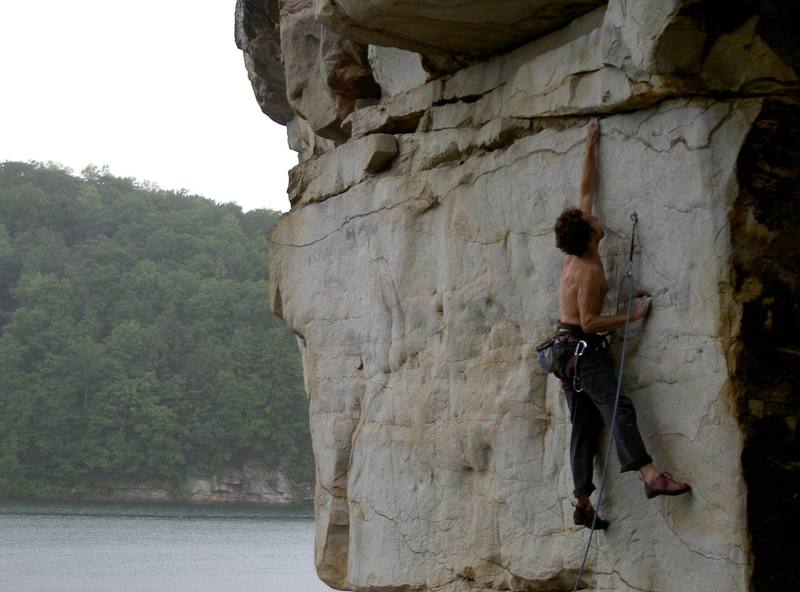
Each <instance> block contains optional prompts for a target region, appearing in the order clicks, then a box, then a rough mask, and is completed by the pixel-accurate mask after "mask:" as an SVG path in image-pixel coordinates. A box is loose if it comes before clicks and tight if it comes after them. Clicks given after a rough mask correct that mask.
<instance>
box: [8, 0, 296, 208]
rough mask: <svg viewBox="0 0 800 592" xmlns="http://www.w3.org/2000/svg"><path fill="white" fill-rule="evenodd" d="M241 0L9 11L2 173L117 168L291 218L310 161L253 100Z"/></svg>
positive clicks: (11, 5) (12, 6) (55, 1)
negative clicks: (292, 193) (238, 22)
mask: <svg viewBox="0 0 800 592" xmlns="http://www.w3.org/2000/svg"><path fill="white" fill-rule="evenodd" d="M235 5H236V1H235V0H213V1H204V2H198V1H197V0H137V1H136V2H116V1H114V0H69V1H65V0H36V1H35V2H34V1H31V0H3V1H2V2H0V161H2V160H23V161H24V160H40V161H48V160H54V161H58V162H60V163H62V164H64V165H67V166H69V167H72V168H73V169H75V171H76V172H79V171H80V170H81V169H82V168H83V167H85V166H86V165H87V164H89V163H92V164H95V165H98V166H101V165H104V164H107V165H109V166H110V168H111V172H112V173H113V174H115V175H119V176H123V177H136V178H138V179H140V180H148V181H154V182H156V183H158V184H159V185H160V186H161V187H163V188H165V189H179V188H186V189H188V190H189V191H191V192H193V193H198V194H200V195H204V196H206V197H209V198H212V199H214V200H216V201H218V202H228V201H234V202H236V203H238V204H240V205H241V206H242V207H243V208H244V209H245V210H249V209H253V208H265V207H266V208H271V209H274V210H281V211H286V210H287V209H288V208H289V202H288V199H287V197H286V184H287V171H288V169H289V168H290V167H292V166H293V165H294V164H296V163H297V158H296V156H295V153H294V152H291V151H290V150H289V149H288V147H287V146H286V130H285V128H284V127H283V126H280V125H278V124H276V123H274V122H273V121H272V120H270V119H269V118H268V117H267V116H266V115H263V114H262V113H261V110H260V109H259V107H258V104H257V103H256V100H255V98H254V96H253V92H252V89H251V87H250V82H249V80H248V79H247V72H246V71H245V68H244V63H243V60H242V54H241V52H240V51H239V50H238V49H237V48H236V45H235V43H234V40H233V23H234V8H235Z"/></svg>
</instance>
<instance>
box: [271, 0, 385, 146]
mask: <svg viewBox="0 0 800 592" xmlns="http://www.w3.org/2000/svg"><path fill="white" fill-rule="evenodd" d="M280 20H281V27H280V30H281V47H282V48H283V63H284V70H285V73H286V82H287V95H288V99H289V103H290V104H291V106H292V108H293V109H294V111H295V113H296V114H297V115H298V116H299V117H302V118H303V119H305V120H306V121H308V122H309V123H310V124H311V127H312V129H313V130H314V133H315V134H317V135H319V136H321V137H323V138H328V139H331V140H333V141H334V142H337V143H341V142H344V141H345V140H347V138H348V137H349V136H350V130H349V128H348V127H347V126H345V125H344V121H345V119H346V118H347V116H348V115H349V114H350V113H351V112H352V111H353V109H354V108H355V102H356V99H358V98H362V97H372V96H376V97H377V96H380V87H379V86H378V85H377V84H376V83H375V81H374V79H373V78H372V72H371V70H370V67H369V62H368V59H367V47H366V46H365V45H360V44H358V43H355V42H353V41H350V40H347V39H343V38H342V37H340V36H339V35H337V34H336V33H334V32H332V31H330V30H328V29H326V28H325V27H323V26H322V25H321V24H320V23H319V22H318V21H317V20H316V19H315V18H314V11H313V6H312V0H282V2H281V11H280Z"/></svg>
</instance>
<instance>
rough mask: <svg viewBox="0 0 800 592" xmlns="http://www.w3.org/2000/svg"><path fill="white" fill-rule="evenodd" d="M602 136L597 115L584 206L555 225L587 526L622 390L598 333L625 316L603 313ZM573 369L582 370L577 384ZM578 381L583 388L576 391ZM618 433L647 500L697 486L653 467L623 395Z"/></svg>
mask: <svg viewBox="0 0 800 592" xmlns="http://www.w3.org/2000/svg"><path fill="white" fill-rule="evenodd" d="M599 136H600V125H599V123H598V121H597V120H596V119H592V120H591V121H590V122H589V128H588V132H587V135H586V156H585V157H584V161H583V174H582V178H581V197H580V202H579V205H578V207H577V208H570V209H567V210H565V211H564V212H563V213H562V214H561V216H559V218H558V221H557V222H556V226H555V233H556V245H557V246H558V248H559V249H561V250H562V251H564V253H566V257H565V259H564V271H563V272H562V274H561V286H560V304H561V322H559V325H558V326H559V329H558V335H557V338H556V343H555V345H554V350H553V351H554V355H555V357H556V360H557V365H558V373H557V374H558V375H559V377H560V378H561V379H562V385H563V389H564V393H565V395H566V397H567V404H568V406H569V410H570V415H571V417H572V435H571V438H570V464H571V465H572V477H573V481H574V483H575V491H574V495H575V498H576V503H575V513H574V515H573V518H574V521H575V524H577V525H582V526H588V527H591V524H592V519H593V518H594V508H593V507H592V504H591V502H590V501H589V496H590V495H591V493H592V491H594V489H595V487H594V484H593V483H592V471H593V464H594V457H595V454H596V453H597V447H598V440H599V436H600V430H601V429H602V426H603V423H604V422H605V424H606V425H611V419H612V414H613V410H614V399H615V395H616V387H617V379H616V376H615V375H614V370H613V362H612V360H611V357H610V355H609V353H608V351H607V349H606V340H605V339H604V336H603V335H599V334H601V333H605V332H607V331H613V330H615V329H619V328H621V327H623V326H624V325H625V320H626V315H604V314H602V309H603V302H604V301H605V298H606V294H607V293H608V282H607V281H606V277H605V272H604V271H603V262H602V261H601V260H600V253H599V250H598V247H599V244H600V240H601V239H602V238H603V236H604V234H605V233H604V232H603V227H602V226H601V225H600V222H599V220H598V219H597V217H596V216H593V215H592V202H593V201H594V196H595V193H596V191H597V182H598V175H597V142H598V139H599ZM650 301H651V299H650V297H648V296H642V297H639V298H637V299H636V301H635V302H634V303H633V310H632V314H631V320H634V321H636V320H639V319H642V318H644V317H645V315H647V312H648V310H649V308H650ZM579 341H585V342H586V343H587V344H588V347H587V348H586V351H585V352H584V354H583V355H582V356H581V357H580V359H579V361H578V359H577V358H574V357H573V356H574V354H575V348H576V346H577V343H578V342H579ZM576 362H577V363H576ZM573 372H577V377H576V378H577V380H576V381H575V382H573ZM575 385H578V388H580V389H581V390H580V392H577V391H576V390H575ZM613 435H614V441H615V442H616V446H617V454H618V456H619V460H620V465H621V472H623V473H624V472H626V471H635V470H638V471H639V472H640V473H641V476H642V479H643V480H644V490H645V494H646V495H647V497H648V498H653V497H656V496H659V495H680V494H682V493H686V492H687V491H689V490H690V487H689V485H687V484H686V483H680V482H677V481H675V480H673V479H672V477H671V476H670V475H669V474H668V473H659V472H658V471H657V470H656V468H655V467H654V466H653V460H652V458H650V455H648V454H647V451H646V449H645V447H644V443H643V442H642V437H641V435H640V434H639V428H638V427H637V425H636V412H635V410H634V408H633V403H632V402H631V400H630V399H629V398H628V397H626V396H624V395H622V396H621V397H620V400H619V405H618V407H617V420H616V423H615V428H614V434H613ZM606 527H608V522H607V521H605V520H603V519H602V518H600V517H599V516H598V517H597V520H596V522H595V528H596V529H603V528H606Z"/></svg>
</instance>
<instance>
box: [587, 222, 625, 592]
mask: <svg viewBox="0 0 800 592" xmlns="http://www.w3.org/2000/svg"><path fill="white" fill-rule="evenodd" d="M631 221H632V222H633V228H632V229H631V249H630V254H629V255H628V268H627V269H626V270H625V275H624V276H623V277H622V280H621V281H620V284H619V289H618V290H617V310H619V299H620V295H621V293H622V288H623V286H624V285H625V281H626V280H628V281H630V288H629V295H628V307H627V313H626V318H625V330H624V332H623V334H622V335H623V336H622V352H621V353H620V356H619V374H618V375H617V394H616V395H615V396H614V411H613V413H612V416H611V425H610V426H609V428H608V442H606V458H605V461H604V462H603V473H602V477H603V480H602V481H601V482H600V490H599V491H598V493H597V507H596V508H595V509H594V516H593V517H592V526H591V527H590V529H589V540H588V541H587V542H586V550H585V551H584V553H583V561H581V568H580V570H579V571H578V578H577V579H576V580H575V586H574V587H573V588H572V592H577V590H578V586H579V585H580V583H581V578H582V577H583V570H584V568H585V567H586V559H587V557H589V549H590V548H591V546H592V537H593V536H594V527H595V524H596V522H597V516H598V515H599V514H600V507H601V505H602V503H603V490H604V489H605V485H606V473H607V472H608V460H609V459H610V458H611V444H612V441H613V439H614V427H615V426H616V423H617V406H618V405H619V397H620V394H621V393H622V371H623V370H624V368H625V350H626V349H627V345H628V329H629V327H630V323H631V313H632V311H633V300H634V291H635V287H634V286H635V282H634V279H633V253H634V250H635V249H636V226H637V225H638V224H639V216H637V215H636V212H634V213H633V214H631Z"/></svg>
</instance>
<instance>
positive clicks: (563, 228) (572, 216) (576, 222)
mask: <svg viewBox="0 0 800 592" xmlns="http://www.w3.org/2000/svg"><path fill="white" fill-rule="evenodd" d="M555 231H556V246H557V247H558V248H559V249H561V250H562V251H564V252H565V253H567V254H568V255H577V256H579V257H580V256H581V255H583V254H584V253H585V252H586V249H587V248H588V247H589V239H590V238H591V237H592V232H593V231H592V227H591V226H590V225H589V223H588V222H587V221H586V220H585V219H584V217H583V212H581V211H580V210H579V209H578V208H569V209H567V210H564V211H563V212H561V215H560V216H559V217H558V220H556V227H555Z"/></svg>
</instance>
